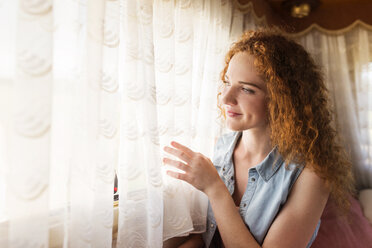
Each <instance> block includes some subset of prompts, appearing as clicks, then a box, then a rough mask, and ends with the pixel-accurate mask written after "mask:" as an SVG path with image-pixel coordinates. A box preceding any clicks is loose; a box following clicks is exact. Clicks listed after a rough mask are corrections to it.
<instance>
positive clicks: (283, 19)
mask: <svg viewBox="0 0 372 248" xmlns="http://www.w3.org/2000/svg"><path fill="white" fill-rule="evenodd" d="M288 1H310V2H311V1H314V0H238V2H239V3H240V4H241V5H244V4H248V3H249V2H252V3H253V6H254V9H255V12H256V13H258V14H261V15H262V14H264V15H265V16H266V17H267V20H268V22H269V24H274V25H280V26H282V27H284V28H285V29H287V30H288V31H290V32H300V31H302V30H304V29H306V28H308V27H309V26H310V25H312V24H314V23H316V24H318V25H319V26H321V27H322V28H325V29H328V30H339V29H343V28H346V27H348V26H350V25H351V24H352V23H354V22H355V21H356V20H360V21H362V22H364V23H366V24H369V25H372V0H319V2H320V4H319V6H318V7H317V8H316V9H314V10H312V11H311V12H310V14H309V15H308V16H307V17H304V18H294V17H292V16H291V14H290V11H289V10H288V9H285V8H284V7H283V6H285V2H288Z"/></svg>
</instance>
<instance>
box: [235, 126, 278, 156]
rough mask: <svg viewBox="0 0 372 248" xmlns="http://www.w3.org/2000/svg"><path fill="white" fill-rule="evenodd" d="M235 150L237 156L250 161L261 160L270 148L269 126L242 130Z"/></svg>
mask: <svg viewBox="0 0 372 248" xmlns="http://www.w3.org/2000/svg"><path fill="white" fill-rule="evenodd" d="M236 150H237V152H239V157H241V158H244V159H246V160H248V161H250V162H252V163H256V162H257V161H258V162H259V161H262V160H263V159H264V158H265V157H266V156H267V154H269V152H270V151H271V150H272V145H271V141H270V128H268V127H267V128H262V129H258V128H257V129H248V130H244V131H243V133H242V136H241V137H240V139H239V141H238V144H237V146H236Z"/></svg>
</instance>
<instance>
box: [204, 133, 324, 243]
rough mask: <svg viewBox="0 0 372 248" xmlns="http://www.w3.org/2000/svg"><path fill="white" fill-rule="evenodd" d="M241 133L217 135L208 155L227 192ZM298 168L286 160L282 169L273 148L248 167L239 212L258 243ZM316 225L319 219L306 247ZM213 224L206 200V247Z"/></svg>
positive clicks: (282, 201)
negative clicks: (211, 156)
mask: <svg viewBox="0 0 372 248" xmlns="http://www.w3.org/2000/svg"><path fill="white" fill-rule="evenodd" d="M241 135H242V132H231V133H228V134H225V135H223V136H221V137H220V138H219V139H218V141H217V143H216V145H215V148H214V155H213V159H212V162H213V164H214V166H215V167H216V169H217V171H218V173H219V175H220V177H221V179H222V180H223V182H224V183H225V185H226V187H227V189H228V190H229V192H230V194H231V195H232V194H233V193H234V186H235V181H234V165H233V161H232V155H233V151H234V148H235V145H236V143H237V141H238V139H239V137H240V136H241ZM302 170H303V167H302V166H296V165H295V164H290V165H289V168H288V169H286V168H285V164H284V161H283V158H282V157H281V156H280V155H279V154H278V153H277V151H276V149H275V148H274V149H273V150H272V151H271V152H270V153H269V154H268V155H267V157H266V158H265V159H264V160H263V161H262V162H261V163H259V164H258V165H256V166H255V167H252V168H250V169H249V172H248V177H249V178H248V183H247V188H246V190H245V192H244V195H243V197H242V199H241V202H240V207H239V213H240V215H241V217H242V219H243V220H244V222H245V224H246V226H247V227H248V228H249V231H250V232H251V234H252V235H253V237H254V238H255V239H256V241H257V242H258V243H259V244H260V245H262V243H263V241H264V239H265V236H266V234H267V232H268V230H269V228H270V226H271V224H272V223H273V221H274V219H275V217H276V215H277V214H278V212H279V211H280V209H281V207H282V206H283V205H284V204H285V202H286V200H287V197H288V195H289V192H290V190H291V188H292V186H293V184H294V183H295V181H296V179H297V178H298V176H299V175H300V173H301V172H302ZM319 226H320V220H319V222H318V225H317V227H316V229H315V232H314V234H313V236H312V237H311V239H310V242H309V243H308V245H307V247H310V246H311V244H312V242H313V241H314V239H315V238H316V236H317V234H318V230H319ZM216 228H217V224H216V220H215V218H214V215H213V211H212V208H211V206H210V204H208V213H207V230H206V232H205V233H203V240H204V243H205V246H206V247H210V245H211V241H212V239H213V236H214V234H215V232H216Z"/></svg>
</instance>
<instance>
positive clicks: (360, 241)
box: [311, 197, 372, 248]
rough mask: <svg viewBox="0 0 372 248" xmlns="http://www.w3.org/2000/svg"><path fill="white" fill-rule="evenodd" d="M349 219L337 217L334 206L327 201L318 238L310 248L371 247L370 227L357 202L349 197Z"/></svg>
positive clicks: (371, 226)
mask: <svg viewBox="0 0 372 248" xmlns="http://www.w3.org/2000/svg"><path fill="white" fill-rule="evenodd" d="M350 201H351V209H350V216H349V219H346V218H341V217H338V216H337V215H336V213H335V211H334V204H333V203H332V202H330V201H328V203H327V205H326V207H325V209H324V212H323V215H322V217H321V220H322V223H321V225H320V229H319V232H318V236H317V237H316V239H315V240H314V243H313V244H312V246H311V248H329V247H338V248H349V247H353V248H366V247H372V225H371V224H369V222H368V220H367V218H366V217H364V215H363V212H362V209H361V207H360V204H359V202H358V200H356V199H355V198H354V197H350Z"/></svg>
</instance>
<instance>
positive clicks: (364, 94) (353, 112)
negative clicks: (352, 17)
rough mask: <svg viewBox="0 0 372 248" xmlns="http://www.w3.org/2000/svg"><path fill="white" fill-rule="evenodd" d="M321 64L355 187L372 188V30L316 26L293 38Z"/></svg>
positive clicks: (357, 27)
mask: <svg viewBox="0 0 372 248" xmlns="http://www.w3.org/2000/svg"><path fill="white" fill-rule="evenodd" d="M297 38H298V41H299V42H300V43H301V44H302V45H303V46H304V47H305V48H306V49H307V50H308V51H309V52H311V53H312V55H313V58H314V59H315V61H316V62H317V63H318V64H319V65H321V67H322V69H323V72H324V76H325V79H326V84H327V87H328V89H329V93H330V97H331V101H332V105H333V112H334V116H335V124H336V128H337V129H338V131H339V134H340V136H341V138H342V140H343V142H344V145H345V147H346V150H347V152H348V153H349V154H350V155H351V158H352V162H353V165H354V170H355V175H356V182H357V187H358V188H359V189H363V188H372V143H371V142H372V29H371V28H368V27H366V26H363V25H357V26H355V27H354V28H352V29H350V30H349V31H347V32H343V33H325V32H322V31H319V30H316V29H313V31H311V32H309V33H307V34H305V35H301V36H300V37H297Z"/></svg>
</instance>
